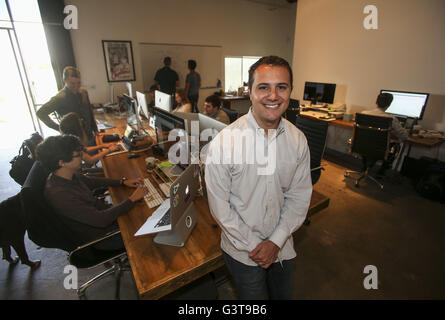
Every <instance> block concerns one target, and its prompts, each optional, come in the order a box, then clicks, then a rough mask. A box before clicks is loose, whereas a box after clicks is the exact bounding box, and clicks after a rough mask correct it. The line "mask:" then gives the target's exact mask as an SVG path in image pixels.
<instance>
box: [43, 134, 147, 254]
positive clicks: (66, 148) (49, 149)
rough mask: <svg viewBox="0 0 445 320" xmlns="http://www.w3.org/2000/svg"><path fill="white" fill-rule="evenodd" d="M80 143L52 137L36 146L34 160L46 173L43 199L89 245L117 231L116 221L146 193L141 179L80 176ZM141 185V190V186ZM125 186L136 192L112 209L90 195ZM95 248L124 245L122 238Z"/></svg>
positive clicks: (74, 139)
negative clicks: (38, 161) (95, 190)
mask: <svg viewBox="0 0 445 320" xmlns="http://www.w3.org/2000/svg"><path fill="white" fill-rule="evenodd" d="M81 157H82V144H81V143H80V141H79V139H78V138H77V137H75V136H72V135H62V136H52V137H48V138H47V139H45V140H44V141H43V142H42V143H40V144H39V145H38V147H37V158H38V160H40V162H41V163H42V164H43V166H45V167H46V168H47V169H49V171H51V173H50V175H49V177H48V180H47V181H46V185H45V190H44V196H45V199H46V201H47V202H48V204H49V205H50V206H51V207H52V208H53V209H54V212H55V213H56V214H59V215H62V216H65V218H67V219H65V220H66V222H67V227H68V228H70V229H71V231H72V233H73V234H75V235H76V236H77V237H78V238H79V242H80V243H88V242H90V241H92V240H95V239H97V238H100V237H102V236H105V235H106V234H107V233H109V232H111V231H114V230H116V229H118V226H117V223H116V219H117V218H118V217H119V216H121V215H123V214H125V213H127V212H128V211H129V210H130V209H131V208H133V206H134V203H135V202H136V201H139V200H141V199H142V198H143V197H144V196H145V194H146V193H147V192H148V190H147V188H146V187H145V186H144V183H143V181H142V179H129V180H127V179H126V178H122V179H120V180H119V179H106V178H99V177H86V176H84V175H82V174H80V173H79V169H80V167H81V163H82V160H81ZM141 185H142V186H143V187H141ZM110 186H126V187H131V188H136V190H135V191H134V192H133V193H132V194H131V195H130V196H129V197H128V199H126V200H124V201H122V202H121V203H119V204H117V205H115V206H111V205H108V204H106V203H105V202H103V201H101V200H99V199H97V198H96V197H95V196H94V195H93V191H92V190H94V189H97V188H101V187H110ZM111 240H112V241H108V242H107V241H104V242H103V243H101V244H100V246H99V245H98V246H97V248H98V249H102V250H115V249H120V248H122V246H123V243H122V239H120V238H113V239H111Z"/></svg>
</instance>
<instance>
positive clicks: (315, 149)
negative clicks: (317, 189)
mask: <svg viewBox="0 0 445 320" xmlns="http://www.w3.org/2000/svg"><path fill="white" fill-rule="evenodd" d="M295 126H296V127H297V128H298V129H300V130H301V131H302V132H303V133H304V135H305V136H306V140H307V143H308V146H309V152H310V157H311V179H312V185H315V184H316V183H317V182H318V180H319V179H320V176H321V170H324V168H323V167H322V166H321V159H322V158H323V154H324V150H325V148H326V136H327V133H328V122H327V121H321V120H315V119H310V118H305V117H301V116H298V117H296V118H295ZM304 224H305V225H309V224H310V220H309V218H306V220H305V222H304Z"/></svg>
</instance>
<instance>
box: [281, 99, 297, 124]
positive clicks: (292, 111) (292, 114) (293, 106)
mask: <svg viewBox="0 0 445 320" xmlns="http://www.w3.org/2000/svg"><path fill="white" fill-rule="evenodd" d="M299 115H300V100H296V99H290V102H289V107H288V108H287V109H286V112H285V113H284V116H285V118H286V119H287V120H288V121H290V122H291V123H292V124H293V125H296V124H295V121H296V119H297V117H298V116H299Z"/></svg>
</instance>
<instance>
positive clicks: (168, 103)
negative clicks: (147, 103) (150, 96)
mask: <svg viewBox="0 0 445 320" xmlns="http://www.w3.org/2000/svg"><path fill="white" fill-rule="evenodd" d="M155 107H157V108H159V109H162V110H164V111H167V112H171V111H172V96H171V95H169V94H167V93H164V92H162V91H159V90H156V91H155Z"/></svg>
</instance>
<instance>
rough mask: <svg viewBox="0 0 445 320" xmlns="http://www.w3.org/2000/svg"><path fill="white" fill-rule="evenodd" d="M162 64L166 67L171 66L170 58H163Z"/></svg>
mask: <svg viewBox="0 0 445 320" xmlns="http://www.w3.org/2000/svg"><path fill="white" fill-rule="evenodd" d="M164 64H165V65H166V66H169V65H171V64H172V58H170V57H165V58H164Z"/></svg>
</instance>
